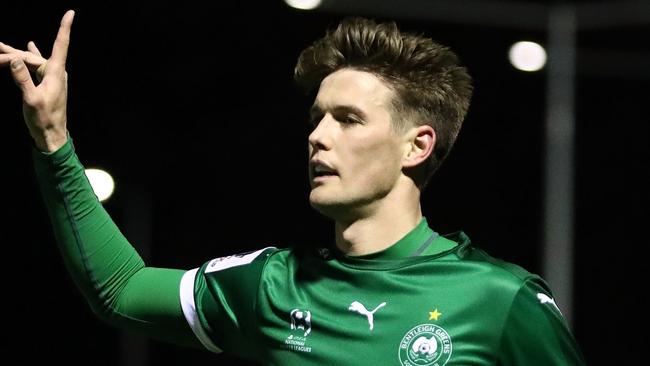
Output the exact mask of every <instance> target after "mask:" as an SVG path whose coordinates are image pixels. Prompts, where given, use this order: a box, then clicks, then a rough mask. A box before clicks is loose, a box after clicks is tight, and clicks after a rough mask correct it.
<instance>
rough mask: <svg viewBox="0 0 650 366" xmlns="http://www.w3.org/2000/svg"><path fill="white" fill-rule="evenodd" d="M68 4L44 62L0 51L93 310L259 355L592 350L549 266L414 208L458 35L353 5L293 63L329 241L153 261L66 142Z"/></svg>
mask: <svg viewBox="0 0 650 366" xmlns="http://www.w3.org/2000/svg"><path fill="white" fill-rule="evenodd" d="M73 17H74V13H73V12H72V11H69V12H67V13H66V14H65V15H64V17H63V20H62V22H61V27H60V29H59V32H58V35H57V38H56V41H55V43H54V47H53V50H52V55H51V57H50V58H49V60H47V61H46V60H45V59H44V58H43V57H42V56H41V55H40V52H39V51H38V49H37V48H36V46H35V45H34V44H33V43H30V44H29V45H28V51H21V50H17V49H14V48H12V47H10V46H8V45H4V44H0V51H1V52H2V54H0V66H2V65H10V68H11V73H12V75H13V78H14V80H15V81H16V84H17V85H18V86H19V88H20V89H21V91H22V94H23V101H24V103H23V108H24V117H25V122H26V123H27V127H28V129H29V132H30V134H31V136H32V138H33V139H34V145H35V150H34V163H35V166H36V171H37V176H38V180H39V184H40V187H41V190H42V193H43V197H44V199H45V202H46V206H47V209H48V212H49V214H50V217H51V220H52V224H53V228H54V233H55V235H56V239H57V242H58V244H59V246H60V248H61V251H62V253H63V257H64V260H65V263H66V266H67V267H68V269H69V270H70V272H71V274H72V276H73V278H74V280H75V282H76V284H77V285H78V287H79V288H80V290H81V291H82V293H83V294H84V296H85V297H86V299H87V300H88V302H89V304H90V306H91V307H92V309H93V310H94V311H95V312H96V314H97V315H98V316H100V317H101V318H102V319H104V320H106V321H107V322H109V323H111V324H114V325H116V326H120V327H124V328H126V329H131V330H134V331H139V332H142V333H144V334H146V335H148V336H150V337H153V338H156V339H160V340H164V341H169V342H174V343H177V344H184V345H191V346H202V347H205V348H206V349H208V350H210V351H213V352H217V353H218V352H222V351H225V352H229V353H232V354H235V355H238V356H240V357H242V358H248V359H253V360H257V361H259V362H261V363H263V364H268V365H439V366H442V365H468V364H476V365H581V364H584V361H583V359H582V356H581V354H580V351H579V349H578V347H577V345H576V342H575V340H574V338H573V336H572V335H571V333H570V331H569V329H568V327H567V325H566V323H565V321H564V319H563V317H562V314H561V312H560V309H558V308H557V306H556V305H555V302H554V301H553V297H552V294H551V291H550V289H549V288H548V286H547V285H546V283H545V282H544V281H543V280H542V279H541V278H539V277H538V276H536V275H534V274H531V273H529V272H527V271H525V270H524V269H522V268H520V267H518V266H516V265H514V264H510V263H506V262H503V261H501V260H498V259H495V258H492V257H490V256H489V255H487V254H486V253H485V252H483V251H481V250H480V249H478V248H477V247H475V246H473V245H472V244H471V243H470V240H469V238H468V237H467V236H466V235H465V234H464V233H462V232H458V233H454V234H450V235H444V236H443V235H439V234H438V233H436V232H435V231H433V230H432V229H431V228H430V227H429V225H428V223H427V220H426V218H424V217H423V216H422V212H421V209H420V194H421V190H422V189H423V188H424V187H425V186H426V183H427V180H428V179H429V177H430V176H431V174H433V172H434V171H435V170H436V169H437V168H438V167H439V166H440V164H441V163H442V162H443V160H444V159H445V157H446V156H447V154H448V153H449V151H450V149H451V147H452V145H453V142H454V140H455V138H456V136H457V134H458V132H459V130H460V127H461V124H462V121H463V119H464V117H465V114H466V112H467V109H468V107H469V100H470V96H471V90H472V87H471V79H470V77H469V75H468V73H467V71H466V70H465V68H464V67H462V66H460V65H459V63H458V59H457V57H456V55H455V54H454V53H453V52H452V51H451V50H449V49H448V48H446V47H444V46H441V45H439V44H437V43H435V42H433V41H432V40H430V39H428V38H424V37H421V36H416V35H412V34H406V33H402V32H400V31H399V30H398V29H397V27H396V26H395V24H393V23H385V24H376V23H375V22H373V21H370V20H366V19H360V18H351V19H346V20H344V21H342V22H341V24H340V25H339V26H338V28H337V29H336V30H333V31H330V32H328V33H327V34H326V35H325V37H323V38H322V39H320V40H317V41H316V42H315V43H314V44H312V45H311V46H310V47H308V48H307V49H305V50H304V51H303V53H302V54H301V55H300V57H299V60H298V63H297V65H296V69H295V79H296V81H297V83H298V84H299V85H300V86H302V87H304V88H305V89H306V90H312V89H314V88H315V89H317V94H316V97H315V101H314V103H313V106H312V108H311V123H312V125H313V131H312V132H311V134H310V135H309V139H308V147H309V177H310V184H311V192H310V196H309V200H310V203H311V205H312V206H313V207H314V208H315V209H316V210H318V211H319V212H320V213H322V214H323V215H325V216H327V217H329V218H331V219H332V220H333V221H334V228H335V243H333V245H332V246H331V247H328V248H316V249H314V250H311V249H305V248H308V246H305V248H303V249H291V248H285V249H278V248H273V247H269V248H263V249H260V250H257V251H254V252H250V253H242V254H237V255H233V256H228V257H223V258H217V259H214V260H210V261H208V262H206V263H204V264H203V265H202V266H200V267H199V268H195V269H193V270H189V271H185V270H176V269H162V268H153V267H147V266H145V264H144V262H143V261H142V259H141V258H140V256H139V255H138V254H137V253H136V251H135V250H134V249H133V247H131V245H130V244H129V242H128V241H127V240H126V238H124V237H123V236H122V235H121V233H120V232H119V230H118V228H117V227H116V226H115V224H114V223H113V221H112V220H111V219H110V217H109V216H108V214H107V213H106V212H105V211H104V209H103V207H102V205H101V204H100V203H99V202H98V200H97V198H96V197H95V195H94V193H93V191H92V188H91V187H90V185H89V183H88V181H87V179H86V177H85V175H84V169H83V166H82V164H81V163H80V161H79V159H78V157H77V155H76V154H75V151H74V146H73V144H72V140H71V138H70V136H69V134H68V131H67V128H66V123H67V120H66V103H67V93H66V91H67V82H66V78H67V76H66V75H67V74H66V70H65V61H66V55H67V50H68V44H69V35H70V29H71V25H72V19H73ZM30 70H32V71H34V72H35V74H36V76H37V77H38V79H40V82H37V84H34V81H33V79H32V77H31V75H30Z"/></svg>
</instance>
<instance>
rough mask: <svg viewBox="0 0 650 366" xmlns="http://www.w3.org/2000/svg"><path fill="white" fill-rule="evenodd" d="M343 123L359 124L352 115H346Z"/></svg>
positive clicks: (358, 120) (357, 118)
mask: <svg viewBox="0 0 650 366" xmlns="http://www.w3.org/2000/svg"><path fill="white" fill-rule="evenodd" d="M344 121H345V123H361V120H360V119H359V117H357V116H355V115H354V114H348V115H346V116H345V118H344Z"/></svg>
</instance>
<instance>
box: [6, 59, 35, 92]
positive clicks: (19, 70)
mask: <svg viewBox="0 0 650 366" xmlns="http://www.w3.org/2000/svg"><path fill="white" fill-rule="evenodd" d="M11 76H13V78H14V81H15V82H16V85H18V87H19V88H20V90H22V92H23V99H26V97H27V96H28V95H29V94H30V93H31V91H32V90H33V89H34V88H35V86H34V81H32V76H31V75H30V74H29V70H28V69H27V66H25V63H24V62H23V60H21V59H19V58H17V59H14V60H12V61H11Z"/></svg>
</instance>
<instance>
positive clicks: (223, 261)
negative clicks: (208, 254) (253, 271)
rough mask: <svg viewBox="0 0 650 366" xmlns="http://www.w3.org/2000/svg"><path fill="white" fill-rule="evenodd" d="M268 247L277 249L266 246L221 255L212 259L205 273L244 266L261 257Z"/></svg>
mask: <svg viewBox="0 0 650 366" xmlns="http://www.w3.org/2000/svg"><path fill="white" fill-rule="evenodd" d="M267 249H275V248H274V247H266V248H263V249H260V250H256V251H254V252H245V253H240V254H233V255H229V256H225V257H220V258H216V259H213V260H211V261H210V262H209V263H208V265H207V266H206V268H205V273H211V272H217V271H222V270H224V269H228V268H232V267H237V266H243V265H246V264H249V263H251V262H252V261H253V260H255V258H257V257H259V255H260V254H262V253H263V252H264V251H266V250H267Z"/></svg>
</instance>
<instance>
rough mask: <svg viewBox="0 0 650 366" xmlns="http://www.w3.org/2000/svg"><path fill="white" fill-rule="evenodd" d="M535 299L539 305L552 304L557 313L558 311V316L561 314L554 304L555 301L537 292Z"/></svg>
mask: <svg viewBox="0 0 650 366" xmlns="http://www.w3.org/2000/svg"><path fill="white" fill-rule="evenodd" d="M537 298H538V299H539V302H540V303H541V304H552V305H553V306H555V308H556V309H557V311H559V312H560V314H562V311H560V308H559V307H558V306H557V304H556V303H555V300H553V298H552V297H550V296H548V295H547V294H544V293H541V292H539V293H537Z"/></svg>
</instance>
